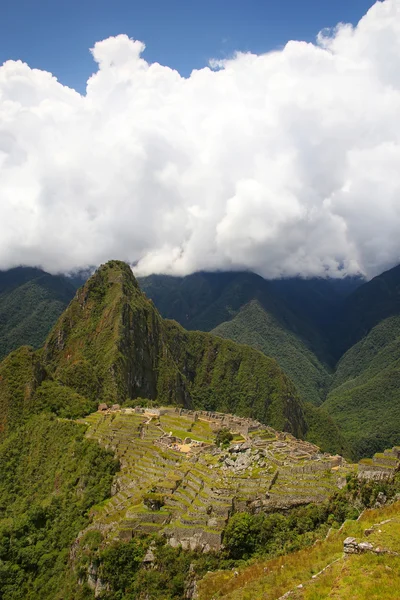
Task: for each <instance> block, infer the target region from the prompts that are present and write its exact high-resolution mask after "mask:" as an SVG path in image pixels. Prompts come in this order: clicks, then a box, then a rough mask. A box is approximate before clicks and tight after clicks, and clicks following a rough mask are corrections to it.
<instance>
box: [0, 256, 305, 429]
mask: <svg viewBox="0 0 400 600" xmlns="http://www.w3.org/2000/svg"><path fill="white" fill-rule="evenodd" d="M21 373H23V375H22V374H21ZM38 374H39V375H38ZM0 376H1V380H0V406H1V413H0V422H1V424H2V427H3V429H4V430H7V429H13V427H15V426H16V424H18V425H19V424H20V423H21V422H23V420H24V418H25V416H26V417H27V416H29V415H31V414H32V412H35V410H39V409H40V410H42V409H43V408H45V407H48V408H51V410H52V411H54V412H55V413H56V414H60V415H62V416H65V417H68V416H73V417H76V416H79V406H81V414H82V415H83V414H86V413H87V412H90V410H89V409H90V408H92V409H94V408H95V407H96V406H97V404H98V403H99V402H101V401H104V402H108V403H116V402H121V401H125V400H131V399H135V398H138V397H142V398H148V399H152V400H155V399H157V400H158V401H159V402H163V403H166V404H169V403H172V404H178V405H181V406H188V407H191V406H195V407H198V408H207V409H210V410H223V411H227V412H228V411H229V412H235V413H237V414H241V415H244V416H249V417H256V418H259V419H260V420H262V421H264V422H268V423H269V424H271V425H273V426H275V427H276V428H277V429H287V430H288V431H291V432H292V433H294V434H296V435H300V436H302V435H304V434H305V432H306V429H307V426H306V423H305V420H304V416H303V409H302V405H301V403H300V402H299V400H298V398H297V394H296V391H295V388H294V386H293V384H292V383H291V381H290V380H289V379H288V378H287V377H286V376H285V375H284V373H283V372H282V370H281V369H280V368H279V367H278V365H277V363H276V362H275V361H274V360H273V359H271V358H268V357H266V356H264V355H263V354H262V353H260V352H257V351H255V350H253V349H251V348H249V347H248V346H243V345H238V344H235V343H233V342H231V341H228V340H222V339H220V338H217V337H215V336H212V335H211V334H208V333H201V332H187V331H185V330H184V329H183V328H182V327H181V326H180V325H178V324H177V323H175V322H173V321H163V319H162V318H161V317H160V315H159V313H158V312H157V310H156V309H155V308H154V305H153V303H152V302H151V301H149V300H148V299H147V298H146V296H145V295H144V294H143V293H142V292H141V290H140V288H139V286H138V283H137V281H136V280H135V278H134V276H133V274H132V271H131V269H130V268H129V266H128V265H126V264H124V263H120V262H118V261H111V262H109V263H107V265H104V266H102V267H101V268H99V269H98V270H97V272H96V273H95V275H94V276H92V277H91V278H90V279H89V280H88V282H87V283H86V284H85V286H83V287H82V288H80V289H79V290H78V292H77V294H76V296H75V298H74V300H73V301H72V302H71V303H70V304H69V306H68V308H67V309H66V310H65V312H64V313H63V314H62V316H61V317H60V319H59V320H58V322H57V323H56V325H55V326H54V328H53V330H52V332H51V333H50V335H49V337H48V339H47V340H46V343H45V345H44V348H43V349H42V350H41V351H40V352H36V353H35V352H33V351H32V350H30V349H27V348H20V349H19V350H17V351H15V352H14V353H12V354H11V355H10V356H9V357H7V359H6V360H5V361H4V362H3V363H2V364H1V365H0ZM14 386H17V388H18V390H19V391H18V394H17V393H16V391H15V389H14ZM37 388H38V389H37ZM14 396H15V397H17V398H20V400H19V401H18V402H19V404H18V409H17V410H15V406H16V402H15V401H14V402H13V398H14ZM13 411H14V412H16V414H14V413H13Z"/></svg>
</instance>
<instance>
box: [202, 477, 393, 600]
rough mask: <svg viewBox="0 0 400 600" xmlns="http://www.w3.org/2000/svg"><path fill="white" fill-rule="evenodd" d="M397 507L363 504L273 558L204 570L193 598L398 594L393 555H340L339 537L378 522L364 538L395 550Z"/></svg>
mask: <svg viewBox="0 0 400 600" xmlns="http://www.w3.org/2000/svg"><path fill="white" fill-rule="evenodd" d="M375 486H376V484H375ZM367 505H368V504H367ZM360 508H361V506H360ZM399 511H400V505H399V503H398V502H397V503H395V504H392V505H388V506H386V507H384V508H380V509H372V510H367V511H365V513H364V514H363V515H362V516H361V517H360V518H359V519H358V520H357V521H354V520H349V521H346V522H345V523H344V526H343V527H341V528H340V529H339V530H336V529H332V531H331V532H330V534H329V535H327V537H326V539H320V540H319V541H317V542H316V543H314V544H313V545H312V546H311V547H308V548H307V547H306V548H304V549H302V550H299V551H297V552H293V553H290V554H287V555H281V556H279V555H278V558H270V559H268V560H265V559H264V560H260V559H258V560H256V561H254V560H253V561H249V562H248V563H247V564H246V563H244V564H242V565H239V566H238V568H237V569H236V571H235V570H234V569H233V570H230V571H227V570H225V571H223V570H221V571H218V572H216V573H208V574H207V575H206V576H205V577H204V578H203V580H201V581H200V583H199V585H198V591H199V595H198V597H199V600H211V599H212V598H219V599H220V600H250V599H252V598H268V599H269V600H278V599H279V598H281V597H283V595H284V594H286V593H288V592H291V595H290V598H293V599H294V600H300V599H301V600H306V599H307V600H317V599H318V600H324V599H328V598H335V599H337V600H347V599H348V598H357V599H359V600H369V599H370V598H379V599H381V598H385V599H387V600H391V599H392V598H397V597H399V594H400V577H399V576H398V572H399V571H398V569H399V557H398V555H396V554H383V555H377V554H373V553H365V554H361V555H353V556H350V557H346V558H345V555H344V554H343V542H344V540H345V539H346V538H347V537H348V536H354V537H356V538H357V539H358V540H362V539H363V538H364V535H365V534H364V531H365V530H369V529H370V528H371V527H373V526H374V525H377V524H379V527H375V528H373V529H372V531H373V532H374V533H373V534H372V535H371V536H369V537H366V538H364V541H368V542H371V541H372V542H373V544H374V545H375V546H380V547H381V548H386V549H388V550H390V551H392V552H394V553H397V552H398V550H399V549H400V518H399ZM385 522H386V524H385V525H384V524H383V523H385ZM324 537H325V536H324ZM323 570H324V571H323ZM322 571H323V572H322ZM387 573H388V574H389V575H390V578H389V577H387V576H386V574H387ZM288 597H289V596H288Z"/></svg>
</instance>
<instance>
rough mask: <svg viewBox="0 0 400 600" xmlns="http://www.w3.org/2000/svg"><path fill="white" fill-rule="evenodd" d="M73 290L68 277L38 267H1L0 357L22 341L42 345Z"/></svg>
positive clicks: (21, 343)
mask: <svg viewBox="0 0 400 600" xmlns="http://www.w3.org/2000/svg"><path fill="white" fill-rule="evenodd" d="M75 291H76V288H75V286H74V285H73V283H72V282H71V281H70V280H69V279H68V278H66V277H64V276H57V275H50V274H49V273H46V272H45V271H42V270H41V269H35V268H30V267H18V268H15V269H10V270H9V271H0V360H1V359H2V358H4V357H5V356H6V355H7V354H8V353H9V352H11V350H15V349H16V348H18V347H19V346H22V345H29V346H33V347H34V348H39V347H40V346H42V345H43V343H44V341H45V339H46V336H47V334H48V333H49V331H50V329H51V328H52V326H53V325H54V323H55V321H56V320H57V319H58V317H59V316H60V314H61V313H62V311H63V310H64V309H65V307H66V306H67V305H68V303H69V302H70V300H71V299H72V298H73V297H74V295H75Z"/></svg>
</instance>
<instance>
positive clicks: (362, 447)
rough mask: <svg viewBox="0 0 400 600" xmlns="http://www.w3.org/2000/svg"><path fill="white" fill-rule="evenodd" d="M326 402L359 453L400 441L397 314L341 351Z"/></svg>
mask: <svg viewBox="0 0 400 600" xmlns="http://www.w3.org/2000/svg"><path fill="white" fill-rule="evenodd" d="M323 407H324V409H325V410H326V411H327V412H328V413H329V414H330V415H332V417H333V418H334V419H335V421H336V422H337V423H338V425H339V427H340V430H341V431H342V432H343V435H344V436H345V438H346V440H347V441H348V443H349V446H350V447H351V448H352V453H353V456H354V457H355V458H361V457H363V456H371V455H372V454H374V453H375V452H378V451H379V450H382V449H383V448H385V447H389V446H394V445H396V444H398V443H399V429H400V317H399V316H396V317H390V318H388V319H385V320H384V321H382V322H381V323H379V324H378V325H377V326H376V327H374V328H373V329H372V330H371V331H370V333H369V334H368V335H367V336H366V337H365V338H364V339H362V340H361V341H360V342H358V343H357V344H356V345H355V346H353V347H352V348H350V350H349V351H348V352H347V353H346V354H345V355H344V356H343V358H342V359H341V360H340V362H339V364H338V367H337V371H336V374H335V376H334V380H333V384H332V389H331V391H330V393H329V396H328V398H327V400H326V402H325V403H324V405H323Z"/></svg>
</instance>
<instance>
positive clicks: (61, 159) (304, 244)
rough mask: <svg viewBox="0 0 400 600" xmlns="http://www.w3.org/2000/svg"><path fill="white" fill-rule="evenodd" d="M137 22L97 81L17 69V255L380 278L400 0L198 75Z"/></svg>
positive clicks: (7, 136)
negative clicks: (136, 30)
mask: <svg viewBox="0 0 400 600" xmlns="http://www.w3.org/2000/svg"><path fill="white" fill-rule="evenodd" d="M144 48H145V47H144V44H143V43H142V42H140V41H134V40H131V39H129V38H128V37H127V36H125V35H120V36H117V37H113V38H109V39H106V40H103V41H101V42H98V43H96V44H95V46H94V48H93V49H92V54H93V58H94V60H95V62H96V63H97V71H96V72H95V73H94V74H93V75H92V77H91V78H90V79H89V81H88V83H87V91H86V95H84V96H81V95H80V94H78V93H77V92H75V91H74V90H72V89H70V88H67V87H65V86H63V85H61V84H60V83H59V82H58V81H57V80H56V79H55V78H54V77H53V76H52V75H51V74H50V73H47V72H44V71H40V70H36V69H31V68H30V67H29V66H28V65H26V64H24V63H22V62H18V61H17V62H15V61H8V62H6V63H4V65H3V66H2V67H0V268H3V269H4V268H9V267H11V266H16V265H19V264H26V265H41V266H42V267H44V268H45V269H47V270H49V271H51V272H56V271H68V270H71V269H75V268H81V267H86V266H87V265H94V264H99V263H101V262H104V261H106V260H108V259H110V258H120V259H123V260H127V261H129V262H131V263H137V267H136V269H137V271H138V272H139V273H141V274H148V273H170V274H180V275H181V274H187V273H190V272H193V271H197V270H201V269H204V270H215V269H250V270H253V271H256V272H258V273H260V274H261V275H263V276H265V277H271V278H272V277H279V276H292V275H298V274H301V275H303V276H316V275H318V276H333V277H337V276H342V275H343V274H345V273H348V274H354V273H358V272H362V273H364V274H366V275H367V276H373V275H374V274H376V273H378V272H380V271H382V270H383V269H385V268H387V267H390V266H392V265H393V264H396V263H398V262H400V235H399V232H400V2H398V0H386V1H384V2H377V3H376V4H375V5H374V6H373V7H372V8H371V9H370V10H369V12H368V13H367V14H366V15H365V16H364V17H363V19H362V20H361V21H360V22H359V24H358V25H357V26H356V27H352V26H351V25H345V24H340V25H338V26H337V27H336V28H335V29H334V30H329V31H324V32H322V33H320V35H319V36H318V38H317V41H316V43H315V44H311V43H305V42H296V41H291V42H289V43H288V44H287V45H286V46H285V47H284V48H283V49H282V50H280V51H276V52H271V53H268V54H264V55H254V54H240V53H238V54H237V55H235V56H234V57H232V59H230V60H226V61H223V62H218V63H216V62H213V63H211V64H210V67H207V68H204V69H201V70H198V71H193V72H192V74H191V76H190V77H189V78H183V77H181V76H180V75H179V73H177V72H176V71H173V70H171V69H170V68H168V67H165V66H161V65H159V64H157V63H156V64H148V63H147V62H146V61H145V60H144V59H143V58H142V53H143V51H144Z"/></svg>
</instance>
